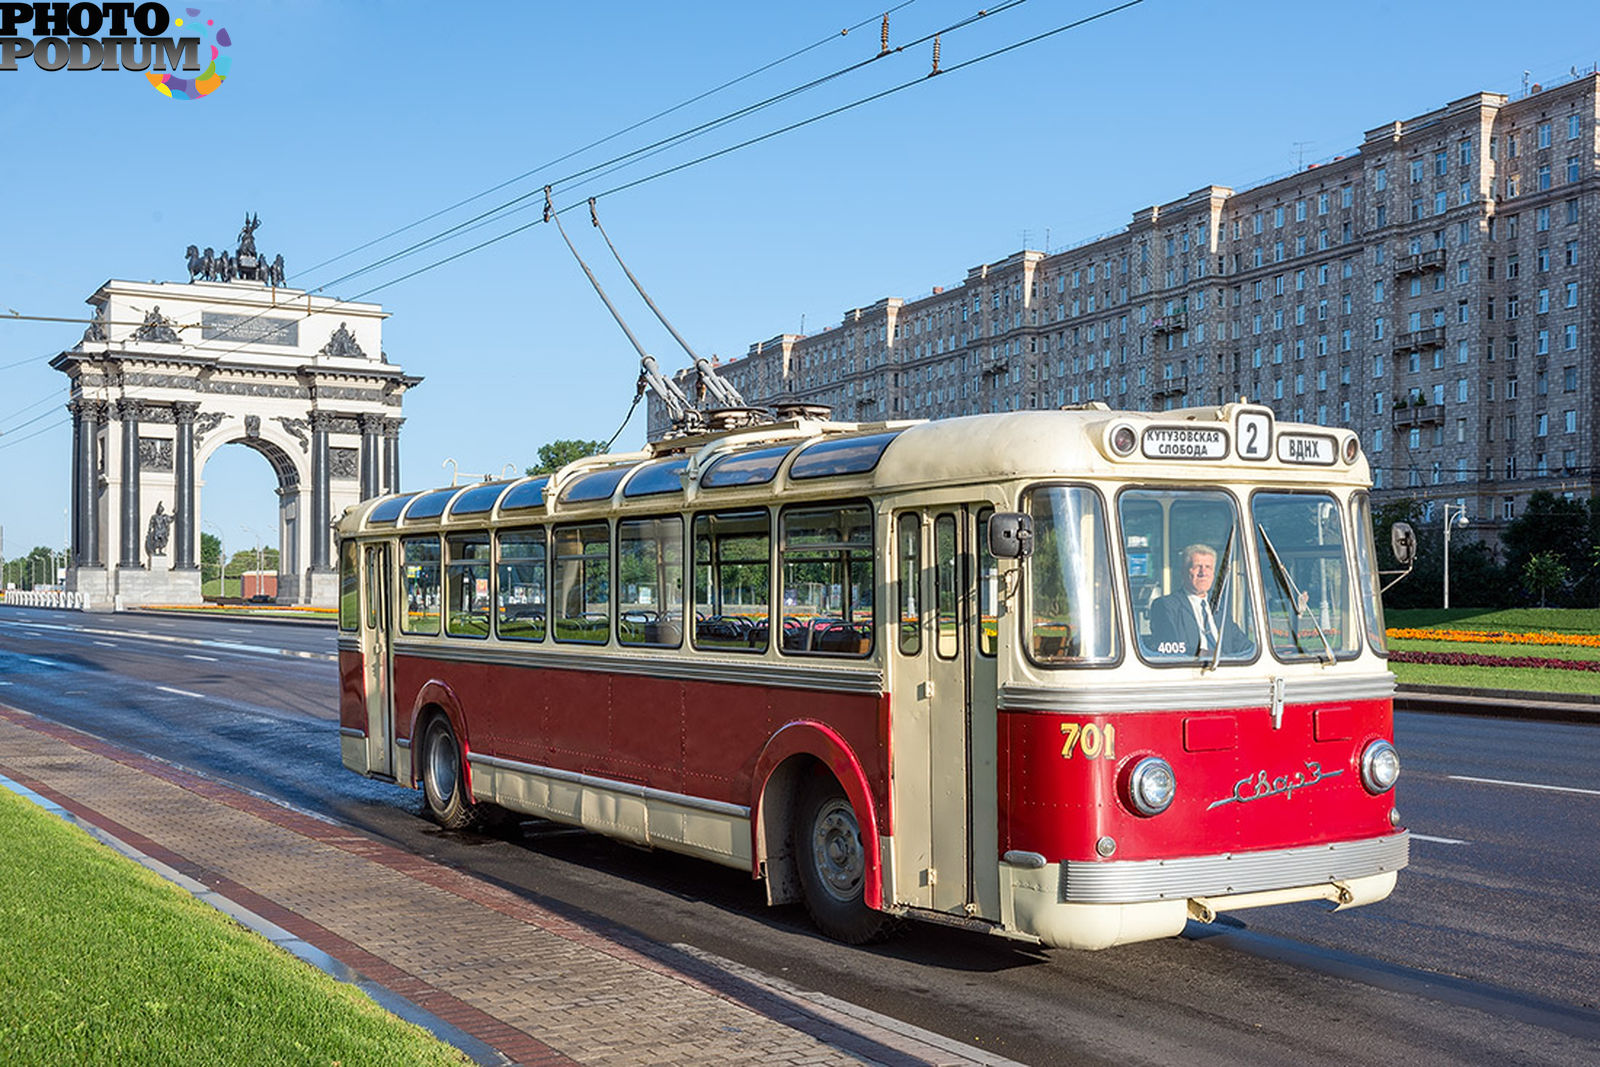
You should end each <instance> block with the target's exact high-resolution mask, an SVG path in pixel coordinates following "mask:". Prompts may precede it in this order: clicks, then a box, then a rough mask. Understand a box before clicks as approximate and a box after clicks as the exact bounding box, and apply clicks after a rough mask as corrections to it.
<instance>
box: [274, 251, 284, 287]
mask: <svg viewBox="0 0 1600 1067" xmlns="http://www.w3.org/2000/svg"><path fill="white" fill-rule="evenodd" d="M272 284H273V285H276V286H277V287H279V288H280V289H281V288H283V253H281V252H280V253H278V254H277V255H276V256H273V257H272Z"/></svg>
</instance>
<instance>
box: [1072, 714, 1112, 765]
mask: <svg viewBox="0 0 1600 1067" xmlns="http://www.w3.org/2000/svg"><path fill="white" fill-rule="evenodd" d="M1061 733H1062V734H1063V735H1064V736H1065V737H1066V739H1067V743H1066V744H1064V745H1062V746H1061V756H1062V758H1063V759H1071V758H1072V751H1073V749H1077V750H1078V751H1079V752H1082V753H1083V758H1084V759H1116V758H1117V728H1116V727H1115V726H1112V725H1111V724H1109V723H1107V724H1106V725H1105V726H1104V727H1102V726H1101V725H1100V724H1099V723H1093V722H1091V723H1081V722H1064V723H1062V724H1061Z"/></svg>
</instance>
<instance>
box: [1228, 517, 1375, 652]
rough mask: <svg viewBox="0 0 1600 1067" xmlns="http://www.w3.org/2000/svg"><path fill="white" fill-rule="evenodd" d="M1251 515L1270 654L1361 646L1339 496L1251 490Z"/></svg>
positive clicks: (1358, 648)
mask: <svg viewBox="0 0 1600 1067" xmlns="http://www.w3.org/2000/svg"><path fill="white" fill-rule="evenodd" d="M1250 517H1251V520H1252V521H1253V522H1254V523H1255V527H1256V555H1257V557H1258V559H1259V562H1260V570H1261V587H1262V589H1263V590H1264V591H1265V592H1266V598H1267V639H1268V640H1269V641H1270V642H1271V644H1272V653H1273V655H1275V656H1277V657H1278V658H1279V659H1282V660H1305V659H1326V658H1327V657H1328V655H1329V653H1330V652H1331V653H1332V654H1333V656H1335V657H1343V656H1350V655H1354V654H1355V653H1356V652H1357V651H1359V650H1360V647H1361V646H1360V638H1359V636H1358V632H1357V622H1356V618H1355V613H1356V608H1355V604H1354V602H1353V600H1354V598H1353V597H1352V596H1351V592H1352V588H1351V583H1350V565H1349V563H1348V562H1347V559H1346V552H1345V545H1344V513H1343V511H1342V510H1341V509H1340V507H1339V503H1338V501H1336V500H1334V498H1333V497H1331V496H1329V495H1328V494H1326V493H1265V492H1263V493H1257V494H1255V495H1254V496H1253V497H1251V498H1250ZM1274 554H1276V556H1277V559H1276V561H1274V560H1273V558H1272V557H1273V555H1274ZM1324 641H1326V644H1324Z"/></svg>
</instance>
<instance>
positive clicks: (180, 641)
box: [0, 618, 339, 663]
mask: <svg viewBox="0 0 1600 1067" xmlns="http://www.w3.org/2000/svg"><path fill="white" fill-rule="evenodd" d="M163 621H165V620H163ZM0 625H5V626H17V625H19V624H18V623H16V622H13V621H12V620H10V619H4V618H0ZM32 625H35V626H38V627H39V628H40V629H44V630H66V631H68V632H70V633H77V634H84V635H87V636H91V637H93V636H100V637H120V638H122V639H123V640H127V641H159V642H162V643H164V644H173V645H201V646H204V647H206V648H226V649H230V650H233V651H237V652H255V653H259V654H262V655H267V656H288V657H290V658H291V659H312V660H323V661H326V662H329V663H337V662H338V661H339V654H338V653H337V652H310V651H306V650H304V649H298V648H273V647H271V646H269V645H249V644H243V643H240V642H237V641H218V640H215V639H214V638H209V637H176V636H173V635H171V634H156V633H137V632H134V631H130V630H101V629H92V628H90V627H87V626H66V625H60V626H56V625H51V624H49V623H34V624H32Z"/></svg>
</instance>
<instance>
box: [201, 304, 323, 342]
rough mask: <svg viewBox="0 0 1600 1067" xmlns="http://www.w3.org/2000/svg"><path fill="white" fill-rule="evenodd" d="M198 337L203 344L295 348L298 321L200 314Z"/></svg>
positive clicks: (298, 332) (297, 337)
mask: <svg viewBox="0 0 1600 1067" xmlns="http://www.w3.org/2000/svg"><path fill="white" fill-rule="evenodd" d="M200 337H201V339H202V340H206V341H233V342H235V343H237V344H251V345H285V346H287V347H289V348H296V347H299V344H300V320H299V319H285V318H269V317H268V316H266V315H226V314H223V313H221V312H217V311H203V312H201V313H200Z"/></svg>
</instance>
